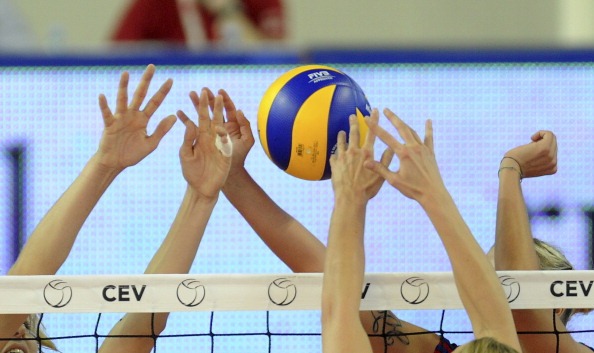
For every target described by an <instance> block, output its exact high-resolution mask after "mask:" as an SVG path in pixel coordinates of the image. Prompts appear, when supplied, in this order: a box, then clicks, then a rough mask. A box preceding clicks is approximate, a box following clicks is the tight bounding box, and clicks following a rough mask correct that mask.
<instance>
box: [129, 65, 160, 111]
mask: <svg viewBox="0 0 594 353" xmlns="http://www.w3.org/2000/svg"><path fill="white" fill-rule="evenodd" d="M154 74H155V65H153V64H150V65H149V66H147V67H146V70H144V73H143V74H142V77H141V78H140V83H139V84H138V87H136V91H134V95H133V96H132V102H130V109H132V110H140V106H141V105H142V102H143V101H144V98H146V93H147V92H148V88H149V86H150V84H151V80H152V79H153V75H154Z"/></svg>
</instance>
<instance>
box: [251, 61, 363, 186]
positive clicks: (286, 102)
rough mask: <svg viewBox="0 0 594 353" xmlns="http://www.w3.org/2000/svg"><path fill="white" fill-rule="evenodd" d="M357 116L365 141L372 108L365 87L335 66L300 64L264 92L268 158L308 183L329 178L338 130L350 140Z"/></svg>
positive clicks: (262, 121) (261, 118) (262, 124)
mask: <svg viewBox="0 0 594 353" xmlns="http://www.w3.org/2000/svg"><path fill="white" fill-rule="evenodd" d="M352 114H355V115H356V116H357V121H358V123H359V127H360V128H359V131H360V135H361V138H360V141H361V143H363V141H364V136H365V135H366V134H367V125H366V124H365V122H364V120H363V118H364V116H367V115H369V114H371V108H370V106H369V103H368V102H367V98H366V97H365V94H364V93H363V90H361V87H359V85H358V84H357V83H356V82H355V81H354V80H353V79H352V78H350V77H349V76H347V75H346V74H345V73H343V72H341V71H339V70H337V69H335V68H332V67H329V66H321V65H305V66H300V67H297V68H294V69H292V70H289V71H288V72H286V73H284V74H283V75H281V76H280V77H279V78H278V79H276V81H274V82H273V83H272V85H270V87H269V88H268V89H267V90H266V92H265V93H264V96H263V97H262V101H261V102H260V107H259V109H258V135H259V136H260V142H261V144H262V147H263V148H264V151H265V152H266V155H268V158H270V160H272V162H274V164H276V165H277V166H278V167H279V168H280V169H282V170H283V171H285V172H286V173H288V174H290V175H292V176H295V177H297V178H301V179H305V180H323V179H328V178H330V176H331V170H330V163H329V160H330V156H331V154H332V152H333V151H334V149H335V148H336V142H337V136H338V132H339V131H341V130H342V131H345V132H347V138H348V132H349V116H350V115H352Z"/></svg>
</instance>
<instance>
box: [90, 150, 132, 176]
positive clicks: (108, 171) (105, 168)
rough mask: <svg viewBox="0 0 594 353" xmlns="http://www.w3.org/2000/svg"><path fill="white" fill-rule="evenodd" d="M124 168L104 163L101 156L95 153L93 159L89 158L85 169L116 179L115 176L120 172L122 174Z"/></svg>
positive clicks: (97, 174) (94, 173) (93, 173)
mask: <svg viewBox="0 0 594 353" xmlns="http://www.w3.org/2000/svg"><path fill="white" fill-rule="evenodd" d="M123 170H124V168H117V167H113V166H109V165H108V164H106V163H104V162H103V161H102V159H101V157H100V156H99V155H97V154H95V155H93V156H92V157H91V159H89V161H88V163H87V165H86V167H85V171H86V172H87V173H91V174H92V175H96V176H99V177H105V178H112V179H115V177H116V176H118V174H120V173H121V172H122V171H123Z"/></svg>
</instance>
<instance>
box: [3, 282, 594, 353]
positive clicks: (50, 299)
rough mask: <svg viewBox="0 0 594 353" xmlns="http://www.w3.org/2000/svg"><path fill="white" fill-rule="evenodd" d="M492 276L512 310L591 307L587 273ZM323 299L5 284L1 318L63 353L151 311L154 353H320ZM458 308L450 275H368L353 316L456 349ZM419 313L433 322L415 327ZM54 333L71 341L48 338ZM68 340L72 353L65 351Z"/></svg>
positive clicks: (253, 287)
mask: <svg viewBox="0 0 594 353" xmlns="http://www.w3.org/2000/svg"><path fill="white" fill-rule="evenodd" d="M498 275H499V278H500V282H501V285H502V286H503V288H504V290H505V294H506V296H507V298H508V301H509V303H510V306H511V307H512V308H513V309H555V308H581V309H592V308H594V300H592V299H593V298H594V271H499V272H498ZM321 293H322V274H319V273H306V274H265V275H246V274H237V275H236V274H233V275H230V274H216V275H215V274H183V275H130V276H129V275H115V276H114V275H105V276H103V275H98V276H92V275H91V276H4V277H2V278H0V312H2V313H6V314H17V313H43V314H41V323H42V324H43V325H44V326H45V328H46V332H47V334H48V339H51V340H52V341H53V342H54V343H56V345H57V346H58V348H60V350H61V351H62V352H69V351H77V352H95V351H97V349H98V347H99V345H100V343H101V342H102V340H103V339H105V338H106V337H107V336H108V332H109V330H110V329H111V327H112V326H113V324H114V323H115V322H117V320H119V318H121V317H122V315H123V314H122V313H158V312H172V313H174V314H172V316H171V317H170V319H169V321H170V323H168V327H167V329H165V331H164V332H163V333H162V334H161V335H159V336H158V337H157V336H155V335H151V336H146V337H151V338H154V339H155V348H154V350H155V351H157V349H158V351H159V352H167V351H170V350H171V349H168V348H167V347H168V346H172V347H175V349H176V350H178V351H179V350H181V351H185V350H187V351H190V350H192V351H200V352H223V351H224V352H230V351H238V352H240V351H259V352H275V351H291V352H300V351H304V352H306V351H307V352H311V351H321V339H320V336H321V333H320V323H319V311H320V308H321ZM462 309H463V306H462V303H461V301H460V299H459V296H458V293H457V290H456V286H455V283H454V279H453V275H452V273H451V272H422V273H369V274H367V275H366V276H365V281H364V286H363V288H362V289H361V310H370V311H371V310H373V311H379V312H381V311H385V310H393V311H395V313H396V314H397V316H398V317H405V318H404V319H405V320H406V321H410V322H411V323H413V324H416V325H418V326H421V327H425V328H426V329H427V330H428V332H429V333H436V334H439V335H445V336H446V337H448V338H449V339H450V340H452V341H456V342H465V341H466V340H467V339H468V338H469V337H471V328H470V325H469V323H468V320H467V318H466V316H465V314H464V312H463V310H462ZM421 312H429V313H433V314H431V315H429V316H430V317H427V318H425V319H423V318H422V317H421V316H422V315H421V316H420V315H419V313H421ZM81 314H82V315H83V316H84V319H83V318H81V317H82V316H81ZM415 319H418V320H420V321H423V320H425V321H426V320H431V321H433V322H432V323H423V322H420V323H419V322H416V320H415ZM551 319H552V315H551ZM175 321H179V322H181V323H182V324H176V323H175ZM171 322H173V323H171ZM170 326H172V329H170ZM591 327H592V329H591V330H590V329H579V330H575V331H571V330H568V331H567V332H561V331H555V330H554V331H551V332H538V333H539V334H556V335H559V334H568V333H571V334H578V335H581V336H580V337H585V338H583V339H582V340H584V341H586V342H587V341H588V338H589V337H594V326H591ZM32 330H35V328H32ZM61 330H62V331H63V330H70V332H66V333H65V334H59V335H54V332H57V331H61ZM391 334H392V333H390V332H386V330H385V329H384V330H383V331H382V330H380V332H379V333H378V335H380V336H383V337H384V339H385V340H389V339H393V337H390V335H391ZM418 334H423V333H421V332H419V333H418ZM0 339H2V340H9V339H12V338H10V337H8V338H0ZM37 340H38V341H39V342H41V340H43V339H42V338H37ZM72 341H76V342H77V343H76V344H74V346H77V347H78V348H76V349H72V350H70V349H66V348H63V347H64V346H69V345H73V343H72ZM185 346H187V348H183V347H185ZM246 347H251V348H246Z"/></svg>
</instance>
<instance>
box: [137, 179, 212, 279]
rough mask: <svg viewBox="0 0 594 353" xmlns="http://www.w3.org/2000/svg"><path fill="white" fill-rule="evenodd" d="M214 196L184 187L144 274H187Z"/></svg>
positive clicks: (210, 210) (210, 211)
mask: <svg viewBox="0 0 594 353" xmlns="http://www.w3.org/2000/svg"><path fill="white" fill-rule="evenodd" d="M216 202H217V199H206V198H204V197H201V196H199V195H197V194H196V193H195V192H194V191H193V190H192V189H191V188H190V187H188V188H187V190H186V192H185V194H184V198H183V201H182V203H181V205H180V207H179V210H178V212H177V215H176V216H175V219H174V221H173V223H172V225H171V228H170V229H169V232H168V233H167V237H166V238H165V240H164V241H163V243H162V244H161V246H160V247H159V249H158V250H157V252H156V253H155V255H154V256H153V258H152V260H151V262H150V263H149V265H148V266H147V268H146V271H145V273H147V274H156V273H187V272H188V271H189V270H190V267H191V266H192V263H193V262H194V259H195V257H196V252H197V251H198V247H199V245H200V242H201V241H202V237H203V235H204V231H205V229H206V225H207V223H208V220H209V218H210V215H211V214H212V211H213V209H214V206H215V205H216Z"/></svg>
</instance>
